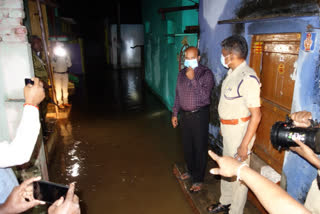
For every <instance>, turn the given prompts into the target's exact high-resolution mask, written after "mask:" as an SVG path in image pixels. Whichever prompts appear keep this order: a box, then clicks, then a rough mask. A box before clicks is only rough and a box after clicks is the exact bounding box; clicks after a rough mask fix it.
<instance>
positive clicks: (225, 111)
mask: <svg viewBox="0 0 320 214" xmlns="http://www.w3.org/2000/svg"><path fill="white" fill-rule="evenodd" d="M260 86H261V84H260V81H259V79H258V77H257V75H256V73H255V71H254V70H253V69H251V68H250V67H249V66H248V65H247V64H246V62H243V63H242V64H240V65H239V66H238V67H237V68H236V69H235V70H234V71H233V70H231V69H230V70H229V71H228V74H227V77H226V79H225V80H224V81H223V83H222V88H221V96H220V102H219V107H218V112H219V117H220V118H221V119H224V120H232V119H239V123H238V124H237V125H225V124H222V123H221V124H220V125H221V134H222V136H223V155H227V156H231V157H233V156H234V155H235V154H236V153H237V149H238V147H239V146H240V144H241V142H242V139H243V137H244V136H245V134H246V132H247V127H248V124H249V121H247V122H243V121H241V120H240V118H245V117H248V116H250V111H249V108H254V107H260ZM254 140H255V136H254V137H253V138H252V140H251V142H250V144H249V148H248V149H249V150H251V148H252V146H253V143H254ZM245 162H246V163H247V164H249V162H250V159H249V158H248V159H247V160H246V161H245ZM247 192H248V188H247V186H246V185H244V184H243V183H241V182H238V181H234V179H233V180H230V179H228V180H227V179H222V180H221V197H220V203H221V204H223V205H227V204H231V206H230V211H229V214H234V213H237V214H242V213H243V208H244V206H245V203H246V200H247Z"/></svg>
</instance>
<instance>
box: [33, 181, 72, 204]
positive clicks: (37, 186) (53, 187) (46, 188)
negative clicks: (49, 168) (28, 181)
mask: <svg viewBox="0 0 320 214" xmlns="http://www.w3.org/2000/svg"><path fill="white" fill-rule="evenodd" d="M68 189H69V187H68V186H65V185H61V184H56V183H52V182H48V181H35V182H33V197H34V198H35V199H37V200H40V201H45V202H46V203H49V204H53V203H54V202H55V201H56V200H58V199H59V198H60V197H61V196H63V197H65V196H66V194H67V192H68Z"/></svg>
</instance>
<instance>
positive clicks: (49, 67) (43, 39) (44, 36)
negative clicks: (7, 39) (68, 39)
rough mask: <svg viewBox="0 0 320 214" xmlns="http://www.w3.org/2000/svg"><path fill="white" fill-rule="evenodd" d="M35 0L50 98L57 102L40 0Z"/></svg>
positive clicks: (56, 107)
mask: <svg viewBox="0 0 320 214" xmlns="http://www.w3.org/2000/svg"><path fill="white" fill-rule="evenodd" d="M36 1H37V7H38V13H39V19H40V28H41V38H42V44H43V47H44V52H45V56H46V62H47V67H48V70H47V72H48V74H49V79H50V82H51V86H52V89H51V91H52V99H53V101H54V103H57V98H56V94H55V90H54V81H53V75H52V69H51V63H50V60H49V55H48V53H49V52H48V44H47V40H46V35H45V31H44V24H43V16H42V10H41V5H40V0H36ZM54 106H55V110H56V117H58V106H57V105H54Z"/></svg>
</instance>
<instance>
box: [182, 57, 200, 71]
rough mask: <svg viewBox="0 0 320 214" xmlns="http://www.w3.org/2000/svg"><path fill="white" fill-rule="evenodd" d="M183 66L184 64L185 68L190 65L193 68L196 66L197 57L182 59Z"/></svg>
mask: <svg viewBox="0 0 320 214" xmlns="http://www.w3.org/2000/svg"><path fill="white" fill-rule="evenodd" d="M184 66H186V67H187V68H189V67H191V68H192V69H195V68H196V67H198V60H197V59H190V60H188V59H186V60H184Z"/></svg>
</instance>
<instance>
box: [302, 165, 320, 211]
mask: <svg viewBox="0 0 320 214" xmlns="http://www.w3.org/2000/svg"><path fill="white" fill-rule="evenodd" d="M318 174H319V175H320V171H318ZM304 206H305V207H306V208H307V209H308V210H310V211H311V213H312V214H320V190H319V188H318V184H317V179H315V180H314V181H313V182H312V185H311V187H310V190H309V192H308V195H307V199H306V202H305V204H304Z"/></svg>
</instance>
